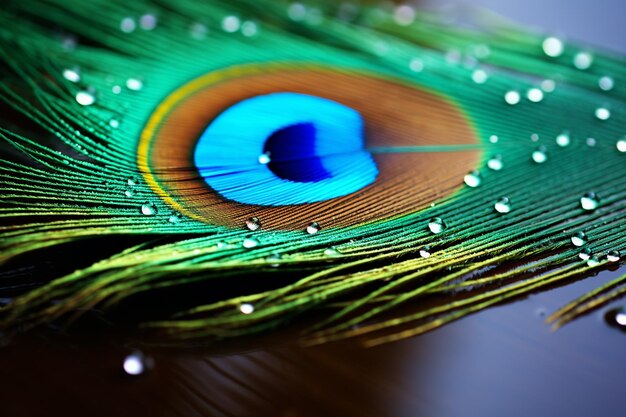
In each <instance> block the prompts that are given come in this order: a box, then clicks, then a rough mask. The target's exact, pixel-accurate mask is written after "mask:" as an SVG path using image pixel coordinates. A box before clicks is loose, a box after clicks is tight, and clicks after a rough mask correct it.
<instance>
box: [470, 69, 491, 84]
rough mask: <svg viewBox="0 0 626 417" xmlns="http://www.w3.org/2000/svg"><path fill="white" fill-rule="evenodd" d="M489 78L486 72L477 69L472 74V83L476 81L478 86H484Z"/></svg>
mask: <svg viewBox="0 0 626 417" xmlns="http://www.w3.org/2000/svg"><path fill="white" fill-rule="evenodd" d="M488 78H489V76H488V75H487V73H486V72H485V70H482V69H477V70H474V72H472V81H474V82H475V83H476V84H484V83H485V82H487V79H488Z"/></svg>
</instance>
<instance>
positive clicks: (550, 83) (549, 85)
mask: <svg viewBox="0 0 626 417" xmlns="http://www.w3.org/2000/svg"><path fill="white" fill-rule="evenodd" d="M555 88H556V83H555V82H554V80H543V81H542V82H541V89H542V90H543V91H545V92H546V93H551V92H553V91H554V89H555Z"/></svg>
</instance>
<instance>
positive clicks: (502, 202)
mask: <svg viewBox="0 0 626 417" xmlns="http://www.w3.org/2000/svg"><path fill="white" fill-rule="evenodd" d="M493 207H494V208H495V209H496V211H497V212H498V213H503V214H505V213H508V212H510V211H511V200H509V198H508V197H502V198H500V199H499V200H498V201H496V204H494V206H493Z"/></svg>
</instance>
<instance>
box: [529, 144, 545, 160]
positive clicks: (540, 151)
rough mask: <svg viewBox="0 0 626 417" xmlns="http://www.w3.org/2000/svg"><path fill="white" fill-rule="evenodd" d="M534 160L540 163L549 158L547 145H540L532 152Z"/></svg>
mask: <svg viewBox="0 0 626 417" xmlns="http://www.w3.org/2000/svg"><path fill="white" fill-rule="evenodd" d="M532 158H533V161H535V162H536V163H538V164H543V163H544V162H546V161H547V160H548V154H547V153H546V148H545V146H540V147H539V148H537V149H536V150H535V151H534V152H533V154H532Z"/></svg>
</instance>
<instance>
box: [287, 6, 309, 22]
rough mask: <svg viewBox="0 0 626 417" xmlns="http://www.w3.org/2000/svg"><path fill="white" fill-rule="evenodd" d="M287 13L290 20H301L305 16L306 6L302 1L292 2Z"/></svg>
mask: <svg viewBox="0 0 626 417" xmlns="http://www.w3.org/2000/svg"><path fill="white" fill-rule="evenodd" d="M287 14H288V15H289V18H290V19H291V20H295V21H301V20H304V19H305V18H306V14H307V10H306V6H304V5H303V4H302V3H292V4H291V5H290V6H289V9H287Z"/></svg>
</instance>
